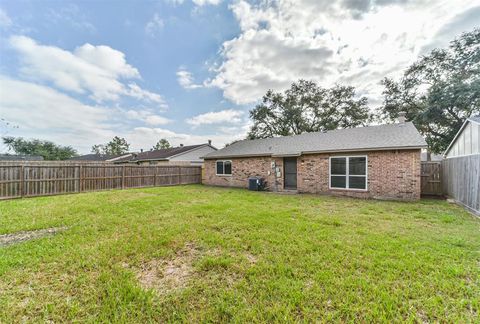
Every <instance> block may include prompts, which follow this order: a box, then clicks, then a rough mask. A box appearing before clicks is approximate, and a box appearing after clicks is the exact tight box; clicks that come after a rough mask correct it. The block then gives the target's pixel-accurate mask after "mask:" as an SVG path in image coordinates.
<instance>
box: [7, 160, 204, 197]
mask: <svg viewBox="0 0 480 324" xmlns="http://www.w3.org/2000/svg"><path fill="white" fill-rule="evenodd" d="M201 178H202V175H201V167H199V166H171V165H168V166H138V165H118V164H106V163H96V164H86V163H80V164H79V163H65V162H63V163H58V162H52V163H50V162H44V163H38V162H37V163H26V162H17V163H11V162H9V163H0V199H11V198H21V197H35V196H48V195H59V194H66V193H77V192H88V191H98V190H109V189H128V188H142V187H154V186H171V185H180V184H192V183H201Z"/></svg>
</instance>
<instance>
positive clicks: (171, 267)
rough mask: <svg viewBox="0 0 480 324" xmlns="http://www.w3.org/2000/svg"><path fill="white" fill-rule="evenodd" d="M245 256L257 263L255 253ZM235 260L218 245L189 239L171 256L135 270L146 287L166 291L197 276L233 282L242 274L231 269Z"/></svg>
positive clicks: (252, 263) (180, 288)
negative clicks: (208, 246) (203, 244)
mask: <svg viewBox="0 0 480 324" xmlns="http://www.w3.org/2000/svg"><path fill="white" fill-rule="evenodd" d="M243 256H244V257H245V258H246V259H247V261H248V263H249V265H250V266H253V265H255V264H256V263H257V258H256V257H255V256H254V255H252V254H250V253H245V254H244V255H243ZM234 263H235V258H234V257H233V256H232V255H231V254H230V255H229V254H224V253H222V251H221V250H220V249H218V248H214V249H209V250H202V249H200V248H198V247H197V246H196V245H195V244H193V243H188V244H186V245H185V247H183V248H182V249H181V250H179V251H177V252H176V253H175V255H173V256H172V257H170V258H168V259H154V260H151V261H148V262H145V263H143V264H142V265H141V266H140V267H138V268H136V269H133V270H134V272H135V273H136V277H137V280H138V282H139V283H140V285H141V286H142V287H143V288H145V289H153V290H155V291H156V292H157V293H159V294H160V295H166V294H170V293H172V292H176V291H179V290H182V289H184V288H186V287H188V285H189V284H190V283H191V282H193V281H194V280H197V279H198V278H203V279H204V280H208V278H215V279H216V280H226V282H227V283H229V285H233V284H234V282H235V281H236V280H237V279H238V278H239V277H238V274H236V273H235V272H234V271H233V272H232V271H231V270H232V269H231V267H232V266H233V264H234ZM194 265H195V266H194ZM124 267H127V268H128V265H127V264H124Z"/></svg>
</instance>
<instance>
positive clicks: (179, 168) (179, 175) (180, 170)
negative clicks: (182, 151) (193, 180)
mask: <svg viewBox="0 0 480 324" xmlns="http://www.w3.org/2000/svg"><path fill="white" fill-rule="evenodd" d="M181 183H182V167H181V166H179V167H178V184H181Z"/></svg>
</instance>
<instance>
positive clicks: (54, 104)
mask: <svg viewBox="0 0 480 324" xmlns="http://www.w3.org/2000/svg"><path fill="white" fill-rule="evenodd" d="M0 89H1V95H0V110H1V112H2V117H3V118H5V119H6V120H8V121H10V122H12V123H15V124H18V125H19V126H20V128H19V130H18V131H19V132H21V136H26V137H35V138H42V139H49V140H52V141H54V142H56V143H60V144H63V145H73V146H74V147H76V148H80V149H83V150H88V148H89V145H92V144H94V143H92V142H97V141H99V142H102V141H104V140H106V139H108V138H111V137H112V136H113V135H114V132H113V131H112V130H111V128H110V126H109V125H108V124H107V122H108V119H109V115H110V114H111V113H112V111H111V110H110V109H108V108H105V107H100V106H89V105H85V104H83V103H81V102H79V101H78V100H75V99H73V98H71V97H69V96H67V95H65V94H62V93H60V92H58V91H56V90H54V89H52V88H49V87H46V86H42V85H37V84H33V83H30V82H25V81H18V80H13V79H11V78H8V77H3V76H0Z"/></svg>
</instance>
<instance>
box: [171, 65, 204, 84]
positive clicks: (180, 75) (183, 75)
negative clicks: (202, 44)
mask: <svg viewBox="0 0 480 324" xmlns="http://www.w3.org/2000/svg"><path fill="white" fill-rule="evenodd" d="M177 81H178V83H179V84H180V85H181V86H182V87H183V88H185V89H197V88H201V87H203V86H202V85H201V84H195V82H194V80H193V76H192V73H190V72H188V71H187V70H185V69H183V68H180V70H178V71H177Z"/></svg>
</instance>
